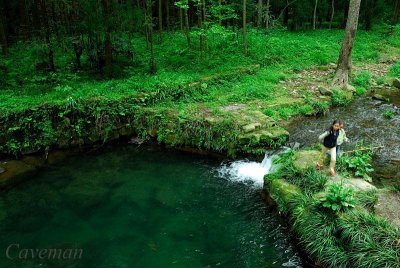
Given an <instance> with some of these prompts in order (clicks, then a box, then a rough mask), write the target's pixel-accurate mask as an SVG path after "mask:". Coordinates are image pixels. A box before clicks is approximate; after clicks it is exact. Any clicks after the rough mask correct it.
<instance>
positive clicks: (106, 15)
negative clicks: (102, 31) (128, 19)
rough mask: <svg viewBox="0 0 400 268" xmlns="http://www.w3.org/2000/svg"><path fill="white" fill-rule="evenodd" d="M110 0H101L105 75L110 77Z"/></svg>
mask: <svg viewBox="0 0 400 268" xmlns="http://www.w3.org/2000/svg"><path fill="white" fill-rule="evenodd" d="M109 1H110V0H103V1H102V4H103V12H104V21H105V23H106V38H105V44H104V55H105V59H104V60H105V70H106V75H107V76H108V77H110V76H111V75H112V44H111V25H110V23H111V22H110V13H111V6H110V2H109Z"/></svg>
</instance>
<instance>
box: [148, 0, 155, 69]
mask: <svg viewBox="0 0 400 268" xmlns="http://www.w3.org/2000/svg"><path fill="white" fill-rule="evenodd" d="M145 7H146V19H145V23H146V28H147V32H148V38H149V44H150V61H149V65H150V73H151V74H155V73H156V72H157V66H156V61H155V58H154V48H153V15H152V0H146V2H145Z"/></svg>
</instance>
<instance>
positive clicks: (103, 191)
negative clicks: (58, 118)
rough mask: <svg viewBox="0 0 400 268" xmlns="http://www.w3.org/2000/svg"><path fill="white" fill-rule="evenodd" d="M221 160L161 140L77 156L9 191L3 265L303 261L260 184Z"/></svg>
mask: <svg viewBox="0 0 400 268" xmlns="http://www.w3.org/2000/svg"><path fill="white" fill-rule="evenodd" d="M251 165H254V163H251ZM221 168H223V169H226V168H227V167H226V164H223V165H222V164H221V162H220V161H217V160H215V159H207V158H205V157H201V156H196V155H190V154H186V153H180V152H171V151H165V150H161V149H159V148H154V147H140V148H136V147H134V146H132V147H124V148H113V149H112V150H104V151H102V152H98V153H96V154H82V155H78V156H72V157H69V158H67V159H66V160H65V161H63V162H62V163H59V164H56V165H53V166H50V167H48V168H46V169H44V170H42V171H40V172H39V174H37V175H35V177H34V178H29V180H26V181H25V182H23V183H22V184H20V185H18V186H16V187H14V188H12V189H10V190H7V191H3V192H2V193H1V196H0V249H1V252H0V255H1V257H0V267H71V268H72V267H141V268H142V267H143V268H146V267H151V268H153V267H191V268H194V267H302V264H301V260H300V258H299V254H298V252H297V251H296V249H295V248H294V246H293V245H292V244H291V241H290V239H289V230H288V229H287V228H286V227H285V226H284V225H283V224H282V222H280V219H279V218H277V217H276V215H273V214H272V212H271V211H270V210H269V209H268V207H267V206H266V205H265V204H264V202H263V200H262V198H261V195H260V188H259V185H257V184H252V183H251V182H249V181H246V180H244V181H243V180H236V179H235V180H231V179H230V175H229V172H221ZM10 245H12V246H11V247H10ZM7 249H8V254H6V253H7ZM25 249H28V250H25ZM31 249H32V251H31ZM36 249H38V250H42V251H43V250H44V249H47V252H46V251H43V252H44V253H43V252H42V255H41V257H42V258H40V256H39V255H38V254H37V255H35V252H37V253H38V251H35V250H36ZM50 249H57V250H59V251H60V250H63V252H62V253H63V254H64V256H67V257H66V258H65V259H63V258H59V257H60V255H56V254H55V253H54V252H55V251H53V253H52V254H53V255H51V254H50ZM68 249H69V250H70V251H69V253H67V254H66V255H65V251H67V250H68ZM73 249H74V250H75V251H74V252H75V253H76V252H78V253H79V254H80V255H79V254H75V255H71V254H70V252H71V250H73ZM78 250H81V251H78ZM303 267H304V266H303Z"/></svg>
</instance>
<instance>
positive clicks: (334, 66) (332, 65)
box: [329, 62, 337, 68]
mask: <svg viewBox="0 0 400 268" xmlns="http://www.w3.org/2000/svg"><path fill="white" fill-rule="evenodd" d="M329 66H330V67H331V68H336V67H337V64H336V63H334V62H331V63H329Z"/></svg>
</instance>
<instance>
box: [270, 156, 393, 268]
mask: <svg viewBox="0 0 400 268" xmlns="http://www.w3.org/2000/svg"><path fill="white" fill-rule="evenodd" d="M318 154H319V152H318V151H313V150H309V151H304V150H303V151H289V152H286V153H285V154H284V155H282V156H280V158H279V159H280V160H278V161H276V162H277V163H278V165H280V167H278V169H277V170H276V171H275V172H274V173H271V174H268V175H266V176H265V178H264V180H265V182H264V191H265V193H266V196H267V200H269V201H271V202H270V203H273V204H275V205H276V207H277V209H278V211H279V212H280V214H282V215H285V217H288V218H289V219H290V223H291V226H292V230H293V232H294V233H295V234H296V236H297V237H298V239H299V241H300V244H301V245H302V246H303V247H304V249H305V251H306V252H307V254H308V255H309V256H310V257H311V258H312V259H313V260H314V261H315V264H316V265H317V266H322V267H399V263H400V262H399V256H400V248H399V246H398V245H399V244H398V243H399V240H398V239H399V237H400V229H399V221H398V219H397V218H396V217H393V215H392V216H390V213H382V211H388V209H389V210H390V208H389V207H388V206H387V204H388V203H385V204H383V202H384V200H383V197H382V190H381V189H379V190H378V189H377V188H376V187H375V186H373V185H371V184H369V183H368V182H366V181H365V180H363V179H358V178H354V177H351V176H350V177H349V176H346V175H345V173H338V174H337V175H336V177H335V178H333V179H332V178H329V177H327V175H326V174H327V173H328V170H323V171H321V172H319V171H315V168H314V165H315V158H316V157H318ZM391 195H396V196H398V192H395V191H391ZM384 196H388V193H386V194H385V195H384ZM397 198H398V197H397ZM397 203H398V202H397ZM391 211H392V212H393V210H391ZM397 214H398V213H397Z"/></svg>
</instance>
